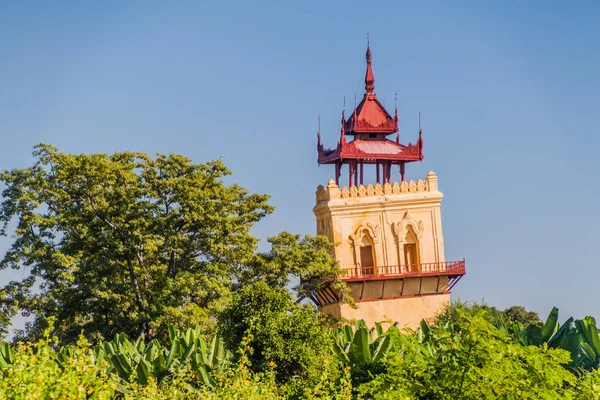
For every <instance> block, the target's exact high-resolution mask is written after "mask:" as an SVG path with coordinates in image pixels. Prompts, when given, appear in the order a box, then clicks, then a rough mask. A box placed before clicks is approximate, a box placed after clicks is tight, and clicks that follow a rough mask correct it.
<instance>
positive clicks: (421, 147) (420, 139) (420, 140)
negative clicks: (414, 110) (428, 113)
mask: <svg viewBox="0 0 600 400" xmlns="http://www.w3.org/2000/svg"><path fill="white" fill-rule="evenodd" d="M418 146H419V151H420V152H423V129H421V111H419V142H418ZM421 157H423V155H422V154H421Z"/></svg>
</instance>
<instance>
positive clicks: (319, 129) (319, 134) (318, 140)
mask: <svg viewBox="0 0 600 400" xmlns="http://www.w3.org/2000/svg"><path fill="white" fill-rule="evenodd" d="M317 146H321V114H319V116H318V117H317Z"/></svg>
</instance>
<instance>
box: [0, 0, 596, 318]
mask: <svg viewBox="0 0 600 400" xmlns="http://www.w3.org/2000/svg"><path fill="white" fill-rule="evenodd" d="M599 18H600V3H598V2H593V1H579V2H574V3H568V2H558V1H547V2H521V1H502V2H484V1H454V2H446V1H439V2H435V1H422V2H398V1H390V2H365V1H363V2H322V1H302V2H276V1H273V2H265V1H261V2H250V1H248V2H225V1H223V2H216V1H215V2H201V1H187V2H186V1H178V2H164V1H128V2H121V1H102V2H100V1H98V2H79V3H77V4H76V3H73V2H69V1H53V2H42V1H38V2H33V1H16V0H12V1H11V0H8V1H3V2H1V3H0V169H7V168H8V169H9V168H16V167H26V166H28V165H30V164H31V162H32V159H31V156H30V154H31V148H32V146H33V145H34V144H35V143H38V142H41V141H44V142H48V143H52V144H54V145H56V146H58V147H60V148H61V149H62V150H64V151H66V152H78V153H79V152H113V151H117V150H132V151H133V150H135V151H143V152H148V153H157V152H159V153H169V152H175V153H181V154H185V155H187V156H189V157H191V158H192V159H193V160H194V161H196V162H204V161H207V160H210V159H215V158H218V157H219V156H220V155H221V154H223V155H224V160H225V161H226V163H227V164H228V166H229V167H230V168H231V169H232V170H233V177H232V180H233V181H236V182H238V183H240V184H242V185H244V186H246V187H248V188H249V189H251V190H252V191H258V192H267V193H270V194H271V195H272V200H271V203H272V204H273V205H275V206H276V211H275V213H274V214H273V215H272V216H270V217H268V218H267V219H265V220H264V221H263V222H261V223H260V224H259V225H257V226H256V228H255V230H254V233H255V234H256V235H257V236H258V237H261V238H264V237H266V236H269V235H273V234H276V233H278V232H279V231H282V230H289V231H292V232H300V233H314V232H315V223H314V217H313V214H312V207H313V205H314V191H315V188H316V186H317V185H318V184H324V183H326V182H327V180H328V179H330V178H331V177H332V176H333V169H332V168H330V167H328V166H322V167H320V168H318V167H317V163H316V129H317V115H318V114H320V115H321V133H322V136H323V141H324V142H325V144H326V145H334V143H335V141H336V140H337V136H338V134H339V119H340V112H341V107H342V101H343V98H344V96H346V97H347V99H348V103H349V104H351V103H352V102H353V98H354V95H355V94H356V95H357V96H358V97H359V99H360V96H361V94H362V92H363V87H364V83H363V77H364V68H365V65H364V52H365V47H366V34H367V32H369V34H370V37H371V49H372V51H373V69H374V74H375V86H376V91H377V94H378V97H379V99H380V100H382V101H385V102H386V104H387V106H388V108H392V107H393V102H394V93H398V108H399V115H400V132H401V136H402V141H403V143H406V141H407V140H409V139H410V140H412V141H414V140H415V139H416V137H417V132H418V113H419V111H422V125H423V132H424V139H425V149H424V152H425V160H424V161H423V162H422V163H421V164H414V165H413V164H411V165H409V166H408V167H407V176H408V178H409V179H419V178H423V177H425V175H426V173H427V171H429V170H434V171H435V172H436V173H437V175H438V176H439V179H440V181H439V184H440V189H441V190H442V191H443V192H444V194H445V198H444V201H443V206H442V215H443V229H444V240H445V246H446V258H447V259H450V260H452V259H461V258H462V257H466V258H467V269H468V272H467V276H466V277H465V278H464V279H463V280H462V281H461V282H460V283H459V284H458V285H457V286H456V288H455V290H454V295H453V296H454V298H458V297H459V298H461V299H469V300H481V299H485V300H486V301H487V302H488V303H489V304H492V305H496V306H499V307H508V306H510V305H513V304H520V305H524V306H526V307H527V308H530V309H533V310H535V311H538V312H540V313H541V314H542V315H543V316H545V315H546V314H547V313H548V312H549V310H550V308H551V307H552V306H558V307H559V308H560V310H561V314H562V316H563V317H566V316H568V315H573V316H575V317H582V316H584V315H587V314H592V315H595V316H596V317H600V303H599V302H598V300H597V293H598V282H600V247H599V246H598V245H597V243H596V242H597V241H598V239H599V238H600V234H599V233H600V232H599V231H600V228H599V227H600V212H599V211H598V207H599V206H600V204H599V202H598V197H599V196H600V185H599V183H600V173H599V172H598V155H597V153H598V148H599V147H600V139H599V134H600V132H599V127H600V73H599V72H598V71H600V56H599V53H598V43H599V40H600V25H599V24H598V23H597V21H598V20H599ZM8 244H9V241H8V240H7V239H6V238H0V252H3V250H5V249H6V247H7V246H8ZM22 274H23V273H22V272H16V271H1V272H0V281H3V282H4V281H7V280H9V279H15V278H19V277H20V276H22Z"/></svg>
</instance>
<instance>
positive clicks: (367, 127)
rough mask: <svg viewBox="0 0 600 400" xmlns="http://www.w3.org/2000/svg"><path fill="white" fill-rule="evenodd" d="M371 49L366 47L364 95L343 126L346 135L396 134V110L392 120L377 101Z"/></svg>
mask: <svg viewBox="0 0 600 400" xmlns="http://www.w3.org/2000/svg"><path fill="white" fill-rule="evenodd" d="M371 61H372V56H371V49H370V47H368V46H367V72H366V74H365V95H364V97H363V99H362V101H361V102H360V103H359V104H358V107H356V108H355V110H354V113H352V116H351V117H350V118H348V120H347V121H346V122H345V124H344V130H345V131H346V135H354V134H357V133H387V134H390V133H396V132H398V110H396V114H395V116H394V118H392V116H391V115H390V114H389V113H388V112H387V110H386V109H385V107H383V105H381V103H380V102H379V100H377V95H376V94H375V77H374V76H373V69H372V68H371Z"/></svg>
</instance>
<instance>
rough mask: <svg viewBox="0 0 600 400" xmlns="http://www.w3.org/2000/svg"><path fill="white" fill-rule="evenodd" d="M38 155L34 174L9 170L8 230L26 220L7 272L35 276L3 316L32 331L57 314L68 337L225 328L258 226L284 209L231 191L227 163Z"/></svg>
mask: <svg viewBox="0 0 600 400" xmlns="http://www.w3.org/2000/svg"><path fill="white" fill-rule="evenodd" d="M33 155H34V157H35V159H36V161H35V163H34V165H33V166H32V167H29V168H24V169H14V170H10V171H3V172H2V173H1V174H0V182H2V183H3V184H4V186H5V189H4V190H3V192H2V197H3V202H2V204H1V205H0V234H3V235H7V234H8V233H9V232H8V228H9V226H11V222H13V221H14V222H16V230H15V231H14V235H13V237H14V241H13V243H12V245H11V247H10V248H9V249H8V251H7V252H6V254H5V255H4V257H3V258H2V260H1V261H0V268H2V269H4V268H14V269H19V268H26V271H27V272H28V275H27V276H26V277H25V278H24V279H23V280H21V281H14V282H10V283H9V284H7V285H6V286H5V287H4V288H3V289H2V291H3V294H4V297H3V299H2V310H4V311H7V312H10V311H11V310H14V307H15V306H16V305H18V307H19V309H20V311H21V312H22V313H23V314H25V315H33V316H34V317H35V320H34V322H33V323H32V324H30V325H29V326H28V329H27V332H26V334H27V335H29V336H36V335H37V336H39V334H40V332H41V331H42V330H43V328H44V323H43V320H44V318H45V317H47V316H50V315H56V316H57V317H58V323H57V332H56V333H57V334H58V335H59V337H60V338H61V340H62V341H73V340H74V339H75V338H76V337H77V335H78V334H79V333H80V332H81V331H82V330H83V332H84V333H85V335H86V336H88V337H89V338H92V339H93V340H96V339H99V338H106V337H111V336H112V335H114V334H115V333H116V332H123V333H126V334H128V335H130V336H132V337H137V336H142V337H144V338H146V339H149V338H152V337H155V336H157V335H159V334H160V333H161V332H166V325H167V324H168V323H170V322H173V323H175V324H176V325H179V326H182V325H183V326H191V325H193V324H200V325H202V326H205V327H206V328H207V329H208V330H210V329H211V328H212V327H213V323H214V316H215V314H216V313H217V312H218V311H219V310H221V309H222V308H223V307H224V305H226V304H227V302H228V301H229V299H230V295H231V290H230V289H231V284H232V278H233V277H234V276H235V274H236V271H237V269H238V268H239V266H240V265H244V264H245V263H248V262H250V261H251V260H252V259H253V258H254V253H255V250H256V244H257V240H256V239H255V238H254V237H252V236H251V235H250V234H249V230H250V229H251V227H252V225H253V223H255V222H256V221H259V220H260V219H261V218H263V217H264V216H265V215H267V214H269V213H270V212H271V211H272V207H271V206H269V205H268V204H267V200H268V196H267V195H264V194H250V193H249V192H248V191H247V190H246V189H244V188H242V187H240V186H238V185H235V184H234V185H230V186H227V185H225V184H224V183H223V181H222V178H223V177H224V176H225V175H228V174H229V173H230V172H229V170H228V169H227V168H226V167H225V165H224V164H223V163H222V162H221V161H211V162H208V163H205V164H194V163H192V162H191V160H189V159H188V158H186V157H183V156H180V155H175V154H171V155H160V154H159V155H158V156H157V157H156V158H152V157H150V156H148V155H146V154H143V153H132V152H120V153H114V154H112V155H107V154H79V155H76V154H65V153H62V152H60V151H59V150H58V149H57V148H55V147H53V146H50V145H47V144H39V145H37V146H35V148H34V152H33Z"/></svg>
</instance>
